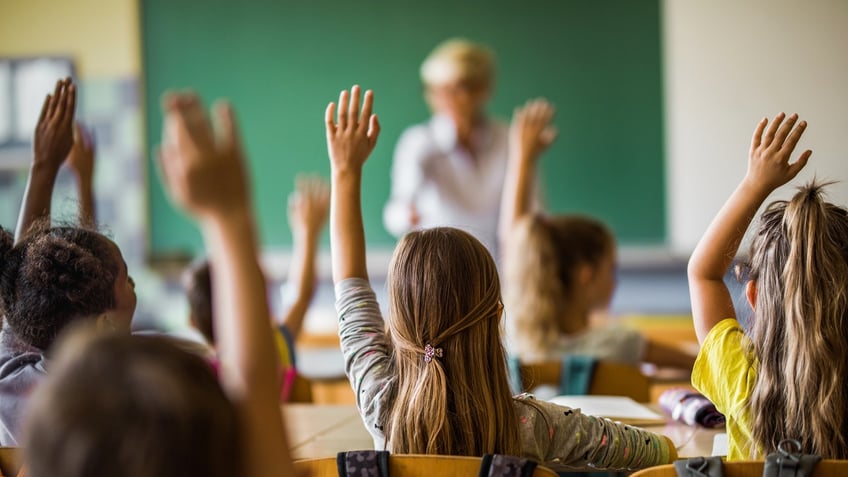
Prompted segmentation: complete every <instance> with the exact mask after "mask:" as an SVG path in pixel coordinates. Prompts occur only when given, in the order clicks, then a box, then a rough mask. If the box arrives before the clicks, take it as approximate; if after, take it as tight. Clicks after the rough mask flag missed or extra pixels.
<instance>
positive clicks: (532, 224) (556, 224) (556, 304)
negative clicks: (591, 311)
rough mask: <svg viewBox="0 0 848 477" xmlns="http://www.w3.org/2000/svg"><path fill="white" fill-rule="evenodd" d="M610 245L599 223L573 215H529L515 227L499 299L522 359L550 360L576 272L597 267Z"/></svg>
mask: <svg viewBox="0 0 848 477" xmlns="http://www.w3.org/2000/svg"><path fill="white" fill-rule="evenodd" d="M614 243H615V239H614V238H613V235H612V233H611V232H610V231H609V229H607V227H606V226H605V225H604V224H602V223H601V222H599V221H597V220H595V219H592V218H589V217H583V216H579V215H563V216H558V217H551V218H545V217H542V216H540V215H530V216H527V217H524V218H522V219H521V220H519V221H518V222H517V223H516V224H515V228H514V229H513V231H512V232H511V234H510V237H509V240H508V244H507V247H506V251H505V252H506V253H505V257H504V301H505V303H506V310H507V319H508V320H509V325H510V327H509V328H510V332H511V334H512V339H513V341H514V347H515V349H514V350H513V351H514V352H515V354H516V355H517V356H518V357H519V358H520V359H521V360H522V361H528V362H533V361H543V360H546V359H549V358H550V352H551V350H552V349H553V348H554V347H555V345H556V342H557V340H558V338H559V336H560V335H561V334H562V331H561V330H562V327H561V326H560V321H562V317H563V315H564V314H565V311H564V310H566V309H567V307H568V306H569V301H570V300H571V299H572V298H573V296H574V293H575V287H574V278H575V270H576V268H577V267H578V266H579V265H582V264H590V265H592V266H595V265H598V264H599V263H600V262H601V260H602V259H603V258H604V257H605V256H606V254H608V253H611V250H612V249H613V247H614Z"/></svg>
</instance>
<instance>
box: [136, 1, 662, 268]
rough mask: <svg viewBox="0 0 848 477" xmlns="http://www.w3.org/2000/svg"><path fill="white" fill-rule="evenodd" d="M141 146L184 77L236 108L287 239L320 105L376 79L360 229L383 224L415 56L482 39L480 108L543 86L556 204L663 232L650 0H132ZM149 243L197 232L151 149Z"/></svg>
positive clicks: (312, 163)
mask: <svg viewBox="0 0 848 477" xmlns="http://www.w3.org/2000/svg"><path fill="white" fill-rule="evenodd" d="M141 9H142V32H143V55H144V77H145V87H146V102H147V143H148V146H149V150H151V151H153V150H154V147H155V145H156V144H157V143H158V141H159V138H160V135H161V114H160V108H159V99H160V97H161V95H162V93H163V92H164V91H166V90H167V89H172V88H176V89H180V88H193V89H195V90H197V91H198V92H199V93H200V94H201V95H202V96H203V97H204V98H206V99H207V100H210V99H213V98H219V97H225V98H228V99H230V100H232V101H233V102H234V103H235V105H236V108H237V111H238V114H239V117H240V121H241V126H242V130H243V136H244V140H245V143H246V146H247V150H248V155H249V158H250V168H251V177H252V179H253V187H254V195H255V203H256V206H257V208H258V215H259V220H260V230H261V238H262V241H263V245H264V246H266V247H272V248H273V247H284V246H286V245H288V244H290V243H291V238H290V235H289V230H288V226H287V224H286V220H285V197H286V195H287V193H288V192H289V191H290V190H291V189H292V187H293V178H294V176H295V175H296V174H298V173H299V172H308V171H315V172H319V173H322V174H324V175H327V174H328V171H329V167H328V162H327V158H326V146H325V139H324V128H323V113H324V108H325V107H326V105H327V103H328V102H329V101H331V100H334V99H336V98H337V97H338V92H339V91H340V90H341V89H342V88H345V87H349V86H350V85H352V84H354V83H358V84H360V85H362V86H363V87H364V88H371V89H373V90H374V91H375V94H376V102H375V107H376V110H377V112H378V114H379V115H380V119H381V123H382V125H383V132H382V134H381V137H380V141H379V143H378V146H377V149H376V150H375V152H374V154H373V156H372V157H371V159H370V160H369V163H368V164H367V166H366V178H365V180H364V185H363V208H364V211H365V229H366V234H367V236H368V242H369V244H370V245H383V246H386V247H390V246H391V245H392V244H394V239H393V238H392V237H391V236H390V235H389V234H388V233H387V232H386V231H385V229H384V228H383V225H382V207H383V204H384V203H385V201H386V199H387V198H388V195H389V189H390V178H389V172H390V170H391V159H392V152H393V149H394V145H395V142H396V140H397V138H398V137H399V136H400V134H401V132H402V131H403V129H404V128H406V127H407V126H409V125H412V124H414V123H417V122H421V121H424V120H426V119H427V117H428V116H429V112H428V111H427V108H426V106H425V104H424V101H423V99H422V96H421V85H420V82H419V79H418V67H419V64H420V62H421V61H422V59H423V58H424V57H425V56H426V55H427V53H428V52H429V51H430V50H431V49H432V48H433V47H434V46H435V45H436V44H437V43H439V42H440V41H442V40H444V39H446V38H449V37H453V36H463V37H467V38H470V39H473V40H477V41H481V42H483V43H486V44H488V45H490V46H491V47H492V49H493V50H494V51H495V52H496V54H497V58H498V77H497V84H496V90H495V94H494V97H493V99H492V102H491V105H490V108H489V109H490V111H491V113H492V114H493V115H495V116H498V117H501V118H504V119H508V118H509V116H510V114H511V112H512V109H513V107H514V106H515V105H517V104H519V103H522V102H523V101H525V100H526V99H528V98H531V97H536V96H544V97H547V98H548V99H549V100H551V101H552V102H553V103H554V104H555V105H556V106H557V109H558V115H557V119H556V124H557V127H558V128H559V130H560V138H559V140H558V142H557V143H556V145H555V146H554V147H553V148H552V149H551V150H550V151H549V152H548V154H547V156H546V158H545V159H544V162H543V165H542V169H543V178H544V182H545V183H544V186H543V187H544V188H545V190H546V192H547V202H548V204H549V207H550V209H552V210H555V211H563V212H565V211H580V212H584V213H590V214H594V215H596V216H598V217H600V218H602V219H603V220H606V221H607V222H608V223H609V224H610V225H611V226H612V227H613V229H614V231H615V232H616V233H617V234H618V236H619V238H620V240H621V241H622V242H623V243H625V244H656V243H661V242H663V241H664V240H665V205H664V202H665V201H664V168H663V163H664V160H663V128H662V125H663V121H662V82H661V78H662V75H661V59H660V50H661V47H660V44H661V39H660V12H659V0H549V1H545V0H526V1H516V0H487V1H472V0H465V1H461V0H428V1H409V0H384V1H377V0H372V1H368V0H366V1H360V2H351V1H344V0H312V1H309V0H291V1H280V0H244V1H239V2H233V1H231V0H226V1H225V0H179V1H174V0H142V2H141ZM148 172H149V174H148V177H149V178H150V179H149V187H148V189H149V194H148V201H149V203H148V205H149V207H148V210H149V214H150V239H151V240H150V247H151V251H152V253H153V256H154V257H156V256H162V255H169V254H179V253H191V252H194V251H197V250H199V249H200V247H201V241H200V236H199V234H198V232H197V230H196V229H195V228H194V227H193V225H191V224H190V222H189V221H187V220H186V218H185V217H184V216H182V215H181V214H180V213H179V212H177V211H175V210H174V209H173V208H172V207H171V205H170V204H169V203H168V201H167V199H166V197H165V196H164V194H163V191H162V187H161V184H160V182H159V180H158V176H157V175H156V171H155V168H154V166H153V161H148Z"/></svg>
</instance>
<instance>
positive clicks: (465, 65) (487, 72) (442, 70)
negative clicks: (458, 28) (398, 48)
mask: <svg viewBox="0 0 848 477" xmlns="http://www.w3.org/2000/svg"><path fill="white" fill-rule="evenodd" d="M494 74H495V55H494V53H492V50H490V49H489V48H488V47H486V46H485V45H482V44H480V43H475V42H472V41H469V40H466V39H463V38H452V39H450V40H446V41H444V42H442V43H440V44H439V45H438V46H437V47H436V48H435V49H434V50H433V51H432V52H430V54H429V55H428V56H427V58H426V59H425V60H424V63H422V64H421V81H423V82H424V84H425V85H426V86H438V85H443V84H445V83H450V82H453V81H468V82H470V83H473V84H475V85H482V86H488V85H490V84H491V82H492V80H493V79H494Z"/></svg>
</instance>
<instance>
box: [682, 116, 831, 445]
mask: <svg viewBox="0 0 848 477" xmlns="http://www.w3.org/2000/svg"><path fill="white" fill-rule="evenodd" d="M797 121H798V116H797V115H795V114H793V115H791V116H789V117H788V118H785V116H784V114H783V113H781V114H779V115H778V116H777V117H775V118H774V120H773V121H772V123H771V124H770V125H769V124H768V120H767V119H763V120H762V121H760V123H759V124H758V125H757V127H756V130H755V131H754V136H753V139H752V144H751V150H750V155H749V159H748V172H747V174H746V175H745V178H744V179H743V180H742V182H741V183H740V184H739V186H738V187H737V188H736V190H735V191H734V192H733V194H732V195H731V196H730V198H729V199H728V200H727V202H726V203H725V205H724V207H723V208H722V209H721V210H720V211H719V213H718V215H717V216H716V217H715V219H713V222H712V224H710V226H709V228H708V229H707V231H706V233H705V234H704V236H703V238H702V239H701V241H700V242H699V243H698V246H697V248H696V249H695V252H694V253H693V254H692V258H691V259H690V261H689V286H690V293H691V299H692V312H693V314H694V319H695V330H696V332H697V334H698V339H699V340H700V342H701V345H702V349H701V353H700V355H699V356H698V360H697V362H696V364H695V369H694V372H693V375H692V383H693V384H694V385H695V387H697V388H698V389H699V390H700V391H701V392H702V393H704V394H705V395H706V396H707V397H709V398H710V399H711V400H712V401H713V402H714V403H715V404H716V408H718V409H719V410H720V411H721V412H723V413H724V414H725V415H726V416H727V429H728V437H729V454H728V458H731V459H746V458H752V457H754V458H756V457H760V458H761V457H762V456H763V455H764V454H766V453H770V452H774V451H775V450H776V449H777V445H778V443H779V442H780V441H781V440H783V439H797V440H798V441H800V442H801V446H802V451H803V452H806V453H815V454H820V455H821V456H822V457H824V458H826V459H848V412H847V411H846V410H848V379H846V378H848V211H846V210H845V209H844V208H842V207H837V206H835V205H833V204H830V203H827V202H825V201H824V199H823V192H822V186H821V185H819V184H810V185H807V186H804V187H802V188H800V190H799V192H797V193H796V194H795V195H794V196H793V197H792V199H790V200H789V201H778V202H774V203H771V204H770V205H768V206H767V207H766V209H765V212H763V214H762V216H761V217H760V223H759V226H758V227H757V228H756V230H755V234H754V237H753V240H752V242H751V251H750V262H749V265H750V266H749V274H748V277H747V278H748V281H747V283H746V295H747V298H748V302H749V303H750V305H751V307H752V308H753V310H754V315H753V317H752V319H751V320H752V321H751V323H750V327H749V329H748V332H747V333H746V332H745V331H744V330H743V329H742V328H741V326H740V325H739V323H738V322H737V321H736V318H735V316H736V314H735V312H734V308H733V303H732V301H731V298H730V294H729V293H728V290H727V287H726V286H725V284H724V281H723V278H724V274H725V272H726V271H727V269H728V266H729V265H730V262H731V260H732V259H733V257H734V255H735V254H736V252H737V250H738V248H739V245H740V243H741V241H742V237H743V234H744V233H745V231H746V229H747V228H748V226H749V225H750V222H751V219H752V218H753V216H754V215H755V213H756V211H757V209H758V208H759V207H760V205H761V204H762V203H763V202H764V201H765V199H766V197H768V195H769V194H770V193H771V192H772V191H774V190H775V189H777V188H778V187H780V186H781V185H783V184H785V183H787V182H789V181H790V180H792V178H794V177H795V176H796V175H797V174H798V172H799V171H800V170H801V169H802V168H803V167H804V166H805V165H806V164H807V160H808V159H809V157H810V155H811V154H812V152H811V151H809V150H807V151H805V152H803V153H802V154H801V155H800V157H799V158H798V159H797V160H796V161H795V162H790V157H791V155H792V152H793V151H794V149H795V147H796V145H797V144H798V141H799V139H800V138H801V135H802V134H803V132H804V130H805V129H806V126H807V124H806V122H805V121H801V122H797ZM796 123H797V124H796ZM767 126H768V128H767ZM766 128H767V129H766ZM764 133H765V134H764Z"/></svg>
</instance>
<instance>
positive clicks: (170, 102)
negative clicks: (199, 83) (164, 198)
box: [159, 94, 248, 220]
mask: <svg viewBox="0 0 848 477" xmlns="http://www.w3.org/2000/svg"><path fill="white" fill-rule="evenodd" d="M163 107H164V110H165V121H164V131H163V134H162V136H163V143H162V149H161V153H160V156H159V163H160V169H161V171H162V175H163V176H164V179H165V183H166V184H167V189H168V191H169V192H170V195H171V196H172V198H173V200H174V201H175V202H176V203H178V204H179V205H180V206H181V207H183V208H184V209H186V211H188V212H189V213H191V214H192V215H194V216H196V217H197V218H198V219H200V220H204V219H209V218H213V217H221V216H226V215H228V214H229V213H231V212H240V211H244V210H245V209H246V208H247V205H248V198H247V181H246V178H245V173H244V166H243V164H242V149H241V144H240V141H239V135H238V126H237V124H236V119H235V116H234V112H233V109H232V107H231V106H230V105H229V104H226V103H220V104H218V105H216V108H215V115H216V119H217V121H216V125H217V126H218V128H217V129H218V131H213V129H212V125H211V124H210V122H209V119H208V118H207V116H206V113H205V111H204V109H203V106H202V105H201V103H200V101H199V100H198V98H197V96H195V95H194V94H168V95H166V97H165V99H164V101H163ZM216 132H217V134H216Z"/></svg>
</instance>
